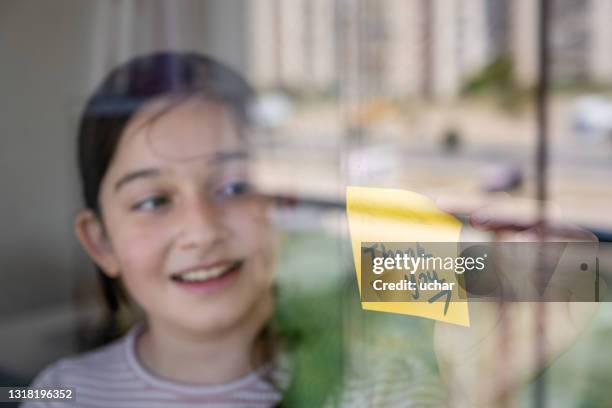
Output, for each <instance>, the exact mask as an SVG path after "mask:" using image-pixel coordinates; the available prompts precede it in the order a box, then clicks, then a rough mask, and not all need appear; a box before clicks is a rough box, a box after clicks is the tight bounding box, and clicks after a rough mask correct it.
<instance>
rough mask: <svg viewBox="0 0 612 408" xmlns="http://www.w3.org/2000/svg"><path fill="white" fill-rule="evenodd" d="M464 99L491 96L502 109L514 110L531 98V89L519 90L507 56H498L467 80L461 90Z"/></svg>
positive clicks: (511, 63) (511, 64) (512, 67)
mask: <svg viewBox="0 0 612 408" xmlns="http://www.w3.org/2000/svg"><path fill="white" fill-rule="evenodd" d="M461 95H462V96H463V97H466V98H471V97H478V96H493V97H494V98H495V100H496V102H497V103H498V104H499V105H500V106H501V107H502V108H504V109H507V110H516V109H517V108H520V107H521V106H523V105H524V104H525V103H526V102H528V101H529V100H530V99H532V98H533V95H534V93H533V89H527V88H521V87H520V86H518V84H517V83H516V80H515V77H514V65H513V62H512V59H511V58H510V57H508V56H504V55H502V56H499V57H497V58H495V59H494V60H493V61H491V63H489V64H488V65H486V66H485V67H484V68H483V69H482V70H481V71H480V72H478V73H476V74H475V75H474V76H472V77H471V78H470V79H468V80H467V81H466V82H465V84H464V85H463V88H462V90H461Z"/></svg>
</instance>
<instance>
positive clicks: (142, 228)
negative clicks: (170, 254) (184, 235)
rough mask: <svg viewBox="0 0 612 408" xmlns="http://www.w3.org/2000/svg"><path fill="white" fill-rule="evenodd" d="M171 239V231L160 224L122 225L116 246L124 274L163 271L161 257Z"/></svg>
mask: <svg viewBox="0 0 612 408" xmlns="http://www.w3.org/2000/svg"><path fill="white" fill-rule="evenodd" d="M171 239H172V231H171V230H170V229H169V228H167V227H166V226H165V225H163V224H160V223H157V224H150V223H149V224H142V223H140V224H139V223H126V224H124V225H123V228H122V230H121V231H120V232H119V234H118V235H117V245H116V250H117V251H118V253H119V258H120V262H121V264H122V267H123V269H124V270H125V271H124V273H131V272H137V271H140V270H144V271H147V272H154V271H158V270H161V269H163V255H164V253H165V252H166V249H167V248H168V246H169V243H170V242H171Z"/></svg>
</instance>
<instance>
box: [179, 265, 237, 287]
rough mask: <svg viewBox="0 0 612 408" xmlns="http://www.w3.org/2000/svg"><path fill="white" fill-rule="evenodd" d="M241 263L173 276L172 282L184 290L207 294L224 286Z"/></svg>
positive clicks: (234, 274)
mask: <svg viewBox="0 0 612 408" xmlns="http://www.w3.org/2000/svg"><path fill="white" fill-rule="evenodd" d="M242 264H243V261H236V262H231V263H224V264H219V265H215V266H211V267H207V268H204V267H202V268H197V269H193V270H190V271H188V272H183V273H180V274H174V275H172V276H171V279H172V281H174V282H175V283H177V284H178V285H179V286H181V287H182V288H184V289H187V290H190V291H196V292H208V291H212V290H214V289H217V288H220V287H222V286H225V284H226V283H229V282H230V281H231V280H233V278H234V277H235V276H236V275H237V274H238V272H239V271H240V270H241V269H242Z"/></svg>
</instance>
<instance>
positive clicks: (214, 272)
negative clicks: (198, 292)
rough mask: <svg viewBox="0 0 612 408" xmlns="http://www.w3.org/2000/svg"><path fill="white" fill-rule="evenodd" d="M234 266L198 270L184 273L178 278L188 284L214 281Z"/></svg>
mask: <svg viewBox="0 0 612 408" xmlns="http://www.w3.org/2000/svg"><path fill="white" fill-rule="evenodd" d="M233 266H234V265H230V266H215V267H212V268H206V269H197V270H194V271H191V272H187V273H184V274H182V275H180V276H178V278H179V279H180V280H182V281H187V282H195V281H205V280H209V279H214V278H217V277H219V276H221V275H223V273H225V272H226V271H228V270H229V269H230V268H232V267H233Z"/></svg>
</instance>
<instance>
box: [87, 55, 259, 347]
mask: <svg viewBox="0 0 612 408" xmlns="http://www.w3.org/2000/svg"><path fill="white" fill-rule="evenodd" d="M192 95H198V96H202V97H204V98H206V99H208V100H212V101H215V102H218V103H221V104H223V105H224V106H226V107H228V108H230V109H231V111H232V112H233V114H234V117H235V118H237V120H238V121H239V122H241V124H242V125H246V124H247V123H248V122H249V116H248V107H249V104H250V103H251V100H252V98H253V96H254V91H253V89H252V88H251V86H250V85H249V84H248V83H247V82H246V81H245V80H244V79H243V78H242V76H241V75H240V74H238V73H237V72H236V71H234V70H233V69H232V68H230V67H228V66H227V65H224V64H222V63H220V62H218V61H216V60H214V59H212V58H210V57H206V56H203V55H199V54H195V53H189V52H169V51H167V52H159V53H155V54H150V55H145V56H140V57H136V58H134V59H132V60H130V61H128V62H126V63H124V64H122V65H120V66H118V67H116V68H115V69H113V70H112V71H111V72H110V73H109V74H108V76H107V77H106V78H105V79H104V81H103V82H102V83H101V84H100V85H99V86H98V88H97V89H96V90H95V91H94V93H93V95H92V96H91V97H90V98H89V100H88V101H87V104H86V106H85V109H84V111H83V114H82V116H81V122H80V125H79V132H78V165H79V171H80V175H81V181H82V193H83V198H84V201H85V205H86V207H87V208H89V209H92V210H93V211H94V212H96V214H98V216H100V217H101V216H102V214H101V211H100V204H99V201H98V195H99V192H100V184H101V183H102V179H103V178H104V175H105V174H106V171H107V170H108V167H109V165H110V162H111V160H112V158H113V155H114V153H115V150H116V148H117V144H118V143H119V139H120V138H121V135H122V133H123V131H124V129H125V128H126V126H127V124H128V122H129V121H130V119H132V117H134V115H135V114H136V113H138V112H139V111H140V110H141V109H142V108H143V107H144V106H145V105H147V104H148V103H150V102H153V101H154V100H156V99H159V98H161V97H167V96H177V97H189V96H192ZM98 276H99V279H100V281H101V284H102V290H103V293H104V297H105V300H106V303H107V305H108V306H109V308H110V311H111V313H116V312H117V311H118V310H119V307H120V300H121V299H123V300H125V299H126V296H125V293H124V291H123V290H122V289H121V287H120V285H119V284H118V282H117V281H116V280H115V279H111V278H109V277H107V276H106V275H105V274H104V273H102V271H100V270H99V269H98ZM111 321H112V319H111ZM115 330H116V327H112V328H110V329H107V331H115ZM111 337H112V334H111Z"/></svg>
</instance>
